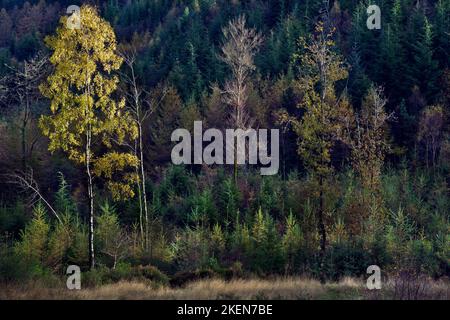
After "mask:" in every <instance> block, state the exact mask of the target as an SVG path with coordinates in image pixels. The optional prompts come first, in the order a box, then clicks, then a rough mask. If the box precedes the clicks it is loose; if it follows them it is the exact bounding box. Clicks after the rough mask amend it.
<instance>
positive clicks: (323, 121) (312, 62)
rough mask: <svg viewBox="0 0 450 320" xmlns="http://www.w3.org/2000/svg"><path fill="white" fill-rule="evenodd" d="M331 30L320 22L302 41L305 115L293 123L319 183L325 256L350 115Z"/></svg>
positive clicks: (299, 57) (342, 68)
mask: <svg viewBox="0 0 450 320" xmlns="http://www.w3.org/2000/svg"><path fill="white" fill-rule="evenodd" d="M327 29H328V28H327V27H325V25H324V24H323V23H322V22H319V23H318V24H317V25H316V28H315V32H314V35H313V36H311V38H310V39H309V40H307V39H304V38H300V41H299V43H300V50H301V52H300V53H298V54H296V55H295V56H294V58H295V59H297V60H299V61H300V70H299V78H298V80H297V84H298V86H299V87H300V90H301V91H302V93H303V98H302V101H301V102H300V105H299V107H300V108H302V109H303V110H304V115H303V117H302V118H301V119H293V122H292V123H293V127H294V130H295V132H296V133H297V135H298V137H299V140H298V153H299V155H300V156H301V158H302V159H303V162H304V164H305V166H306V167H307V168H308V170H309V171H310V172H311V173H314V175H315V176H317V178H318V182H319V210H318V217H317V218H318V230H319V235H320V251H321V254H322V256H323V254H324V252H325V248H326V242H327V237H326V227H325V222H324V215H325V203H324V201H325V199H324V198H325V195H324V192H325V182H326V179H327V178H328V177H329V174H330V173H331V171H332V166H331V153H332V148H333V146H334V145H335V142H336V141H337V140H338V139H339V136H340V132H341V131H342V128H343V125H344V119H345V118H346V116H347V115H348V113H349V112H350V105H349V102H348V100H347V99H346V97H345V95H341V96H337V95H336V92H335V84H336V82H337V81H339V80H342V79H345V78H346V77H347V76H348V71H347V67H346V65H345V64H344V62H343V60H342V58H341V57H340V56H339V55H338V54H337V53H336V52H335V51H334V48H333V47H334V41H333V39H332V36H333V31H334V30H333V29H331V30H330V29H328V30H327Z"/></svg>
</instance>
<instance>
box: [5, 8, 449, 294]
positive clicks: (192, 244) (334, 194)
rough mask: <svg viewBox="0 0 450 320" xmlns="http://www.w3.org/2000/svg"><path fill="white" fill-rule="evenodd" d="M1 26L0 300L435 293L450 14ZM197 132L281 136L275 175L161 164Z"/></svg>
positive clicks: (47, 15)
mask: <svg viewBox="0 0 450 320" xmlns="http://www.w3.org/2000/svg"><path fill="white" fill-rule="evenodd" d="M70 5H77V6H79V8H81V11H80V12H79V13H78V14H79V16H76V13H74V14H73V15H70V13H68V12H67V8H68V7H69V6H70ZM369 5H377V6H379V8H380V13H381V16H380V28H374V29H370V28H369V27H368V22H367V20H368V17H369V16H370V14H368V12H367V8H368V6H369ZM0 8H1V9H0V177H1V179H0V286H1V285H2V284H3V285H5V286H11V285H14V284H24V283H37V282H38V283H40V285H39V286H41V287H42V288H51V287H58V288H61V286H63V287H64V288H65V282H66V278H67V276H66V270H67V267H68V266H69V265H76V266H79V267H80V268H81V271H82V280H81V281H82V282H81V283H82V287H83V288H85V287H88V288H98V287H101V286H114V285H115V284H117V283H118V282H120V283H124V282H123V281H129V282H130V283H134V282H135V281H137V282H139V283H144V284H145V283H146V284H149V285H151V286H154V287H155V288H156V287H161V286H163V287H165V286H171V287H172V288H178V287H179V286H182V285H184V284H185V283H187V282H189V281H205V280H204V279H205V278H208V279H211V278H214V279H215V280H211V281H216V282H215V283H216V285H217V286H219V287H220V286H223V290H225V291H226V290H227V289H226V285H225V284H224V283H226V281H231V282H233V281H237V280H238V279H260V281H266V279H276V278H283V277H293V278H292V279H294V278H295V279H300V278H301V279H310V280H308V281H317V283H316V282H314V285H313V284H309V285H310V286H311V287H310V289H305V290H306V291H308V290H313V291H314V290H316V291H314V292H319V291H320V290H326V289H320V290H319V289H318V287H317V289H314V288H316V287H315V286H319V285H320V282H322V283H339V281H341V282H342V281H345V279H347V281H350V280H348V279H350V278H352V279H353V278H354V279H366V278H367V273H366V270H367V268H368V267H369V266H371V265H376V266H378V267H379V268H380V269H381V272H382V275H383V279H386V281H387V279H390V280H389V281H393V282H392V291H391V292H390V293H389V295H388V297H390V298H392V297H394V298H418V297H419V298H420V296H419V293H420V292H421V291H420V290H422V289H423V288H424V287H421V286H423V284H424V283H425V282H427V283H428V282H436V281H448V277H449V275H450V221H449V218H450V0H374V1H370V2H369V1H364V0H363V1H357V0H325V1H324V0H298V1H294V0H265V1H263V0H245V1H244V0H233V1H225V0H177V1H168V0H138V1H125V0H123V1H118V0H116V1H85V2H83V1H70V2H68V1H43V0H42V1H0ZM77 19H78V20H77ZM77 24H79V27H77ZM194 121H202V124H203V130H207V129H217V130H216V132H225V130H226V129H229V128H232V129H243V130H245V129H249V128H254V129H269V131H270V129H277V130H278V132H279V165H278V167H277V168H278V171H277V173H276V174H273V175H262V174H261V171H260V168H261V165H253V164H250V162H249V161H247V162H246V163H245V164H239V163H237V160H235V161H234V163H231V164H218V162H215V164H207V163H201V162H200V163H198V162H195V161H193V162H192V164H174V163H173V161H172V159H173V154H172V152H173V148H174V146H175V145H176V142H174V141H172V140H173V139H172V133H173V132H174V131H175V130H177V129H180V128H185V129H187V130H188V131H189V132H193V131H194ZM272 138H273V136H272ZM204 141H206V140H204ZM210 141H211V140H210ZM244 145H245V143H244ZM248 145H249V147H250V145H251V143H248ZM201 146H202V147H206V146H207V143H205V142H203V144H202V143H201ZM233 147H234V142H233ZM275 153H276V152H275V149H274V147H273V144H272V147H271V154H272V156H274V154H275ZM215 155H216V156H217V150H216V153H215ZM234 156H235V158H234V159H236V158H237V151H236V152H235V153H234ZM194 157H195V156H194ZM343 279H344V280H343ZM446 279H447V280H446ZM221 281H225V282H221ZM252 281H256V280H252ZM292 281H293V283H294V282H295V281H298V280H295V281H294V280H292ZM305 281H306V280H305ZM319 281H320V282H319ZM352 281H353V280H352ZM355 281H356V280H355ZM364 281H365V280H364ZM300 282H301V281H300ZM201 283H202V282H200V287H201V286H202V284H201ZM206 283H207V282H206ZM61 284H62V285H61ZM203 285H205V286H206V284H203ZM283 285H284V284H283ZM286 285H287V284H286ZM304 285H305V286H306V287H307V286H308V284H304ZM255 286H256V285H255ZM280 286H281V284H280ZM287 286H288V285H287ZM299 286H300V287H301V286H302V284H301V283H299ZM402 286H403V287H404V286H416V287H417V288H418V289H417V292H418V293H416V295H415V296H404V295H403V294H404V292H403V291H405V290H404V289H402V288H403V287H402ZM306 287H305V288H306ZM350 287H351V286H350ZM112 288H114V287H112ZM221 288H222V287H221ZM289 288H290V287H289ZM289 288H288V289H286V290H288V291H289V290H291V289H292V290H293V288H290V289H289ZM308 288H309V287H308ZM311 288H312V289H311ZM420 288H422V289H420ZM445 288H446V289H445ZM116 289H117V290H120V287H118V288H116ZM116 289H114V290H116ZM419 289H420V290H419ZM173 290H176V289H173ZM220 290H222V289H220ZM317 290H319V291H317ZM361 290H363V289H361ZM402 290H403V291H402ZM423 290H425V289H423ZM445 290H447V299H448V296H449V294H448V282H447V284H446V285H445V286H444V291H445ZM200 291H201V290H200V289H199V292H200ZM225 291H224V292H225ZM313 291H311V292H313ZM4 292H7V291H4ZM227 292H228V291H227ZM236 292H239V289H236ZM289 292H290V291H289ZM320 292H322V291H320ZM320 292H319V293H317V294H316V293H311V295H310V296H309V297H313V298H314V297H315V298H317V297H318V296H320V295H321V293H320ZM165 294H166V293H165ZM224 294H225V293H224ZM230 294H231V293H230ZM424 294H425V293H424ZM11 295H12V293H11ZM86 295H87V297H91V298H92V296H90V295H89V293H86ZM155 295H157V294H156V293H155ZM180 295H181V294H180ZM213 295H214V294H213ZM0 296H1V294H0ZM101 296H103V297H110V296H109V295H108V293H105V292H103V293H102V294H101ZM150 296H151V297H153V293H151V294H150ZM175 296H178V293H173V296H165V298H170V297H175ZM269 296H270V295H269ZM6 297H8V295H6ZM237 297H238V298H243V297H246V296H239V295H238V296H237ZM287 297H291V298H292V297H294V298H299V297H300V296H295V295H293V294H291V293H288V294H287ZM302 297H303V296H302ZM327 297H328V298H337V297H335V296H327ZM339 297H341V296H339ZM422 297H430V296H422ZM217 298H220V295H218V296H217Z"/></svg>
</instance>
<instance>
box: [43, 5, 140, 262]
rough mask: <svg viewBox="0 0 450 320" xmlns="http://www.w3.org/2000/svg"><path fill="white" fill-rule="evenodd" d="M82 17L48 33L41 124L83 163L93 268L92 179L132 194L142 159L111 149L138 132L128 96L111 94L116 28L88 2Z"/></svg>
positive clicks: (54, 146) (54, 145)
mask: <svg viewBox="0 0 450 320" xmlns="http://www.w3.org/2000/svg"><path fill="white" fill-rule="evenodd" d="M80 18H81V28H79V29H76V28H75V29H70V28H67V27H66V22H67V17H62V18H61V20H60V26H59V27H58V28H57V30H56V34H55V35H54V36H49V37H47V38H46V44H47V46H48V47H49V48H50V49H51V50H52V51H53V54H52V56H51V57H50V62H51V63H52V64H53V65H54V71H53V72H52V73H51V75H50V76H49V77H48V79H47V82H46V83H44V84H42V86H41V87H40V89H41V92H42V94H43V95H44V96H45V97H47V98H49V99H50V102H51V103H50V110H51V114H50V115H44V116H42V117H41V119H40V126H41V129H42V131H43V133H44V135H45V136H47V137H48V138H49V139H50V143H49V150H50V151H52V152H53V151H56V150H58V149H61V150H63V151H65V152H66V153H67V154H68V156H69V159H70V160H72V161H74V162H75V163H77V164H80V165H83V166H84V170H85V174H86V182H87V192H88V199H89V264H90V267H91V268H94V266H95V253H94V197H95V194H94V178H95V177H104V178H106V179H107V180H108V182H107V186H108V187H109V189H110V191H111V192H112V195H113V197H114V198H116V199H119V198H121V197H129V196H133V195H134V192H133V189H132V188H131V186H130V185H131V184H132V183H133V182H134V181H135V176H134V175H133V174H132V173H128V172H126V169H127V168H128V167H130V166H131V167H135V166H136V165H137V164H138V159H136V157H135V156H134V155H133V154H130V153H126V152H120V151H113V150H111V149H112V147H113V145H114V141H118V142H121V141H123V140H125V139H126V138H127V137H135V136H136V134H137V130H136V126H135V125H134V124H133V122H132V121H131V120H130V116H129V114H128V113H126V112H125V110H124V107H125V103H124V100H123V99H122V100H120V101H116V100H114V99H113V97H112V95H113V93H114V91H115V90H116V87H117V83H118V81H119V80H118V77H117V76H116V75H114V74H113V72H114V71H115V70H117V69H119V67H120V65H121V63H122V59H121V58H120V57H119V56H118V55H117V53H116V38H115V34H114V31H113V29H112V28H111V26H110V25H109V23H108V22H106V21H105V20H103V19H102V18H101V17H100V16H99V15H98V13H97V11H96V9H94V8H93V7H90V6H87V5H84V6H82V7H81V12H80ZM96 146H98V147H97V148H94V147H96ZM100 146H101V147H102V148H99V147H100ZM123 172H125V173H123Z"/></svg>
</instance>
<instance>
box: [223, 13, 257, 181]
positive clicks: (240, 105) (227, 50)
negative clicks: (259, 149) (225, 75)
mask: <svg viewBox="0 0 450 320" xmlns="http://www.w3.org/2000/svg"><path fill="white" fill-rule="evenodd" d="M222 33H223V37H224V40H225V41H224V43H223V45H222V48H221V49H222V55H221V56H220V58H221V60H222V61H224V62H225V63H226V64H227V65H228V67H229V68H230V70H231V78H230V79H229V80H227V81H226V83H225V87H224V90H223V101H224V102H225V103H226V104H227V105H229V106H230V107H232V108H233V113H232V114H231V121H232V123H233V125H234V127H235V128H236V129H243V130H245V129H247V128H248V126H249V116H248V112H247V110H246V103H247V99H248V86H247V82H248V81H249V77H250V75H251V73H252V72H253V71H254V70H255V64H254V56H255V54H256V53H257V52H258V49H259V47H260V46H261V44H262V36H261V35H260V34H259V33H258V32H257V31H256V30H255V29H253V28H247V27H246V19H245V16H243V15H241V16H239V17H238V18H237V19H235V20H232V21H230V22H229V23H228V25H227V26H226V27H225V28H224V29H223V30H222ZM234 180H235V182H236V181H237V148H236V143H234Z"/></svg>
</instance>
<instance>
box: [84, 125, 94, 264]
mask: <svg viewBox="0 0 450 320" xmlns="http://www.w3.org/2000/svg"><path fill="white" fill-rule="evenodd" d="M91 134H92V132H91V127H90V125H88V128H87V130H86V173H87V177H88V198H89V266H90V269H91V270H92V269H94V267H95V253H94V190H93V184H92V173H91Z"/></svg>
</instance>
